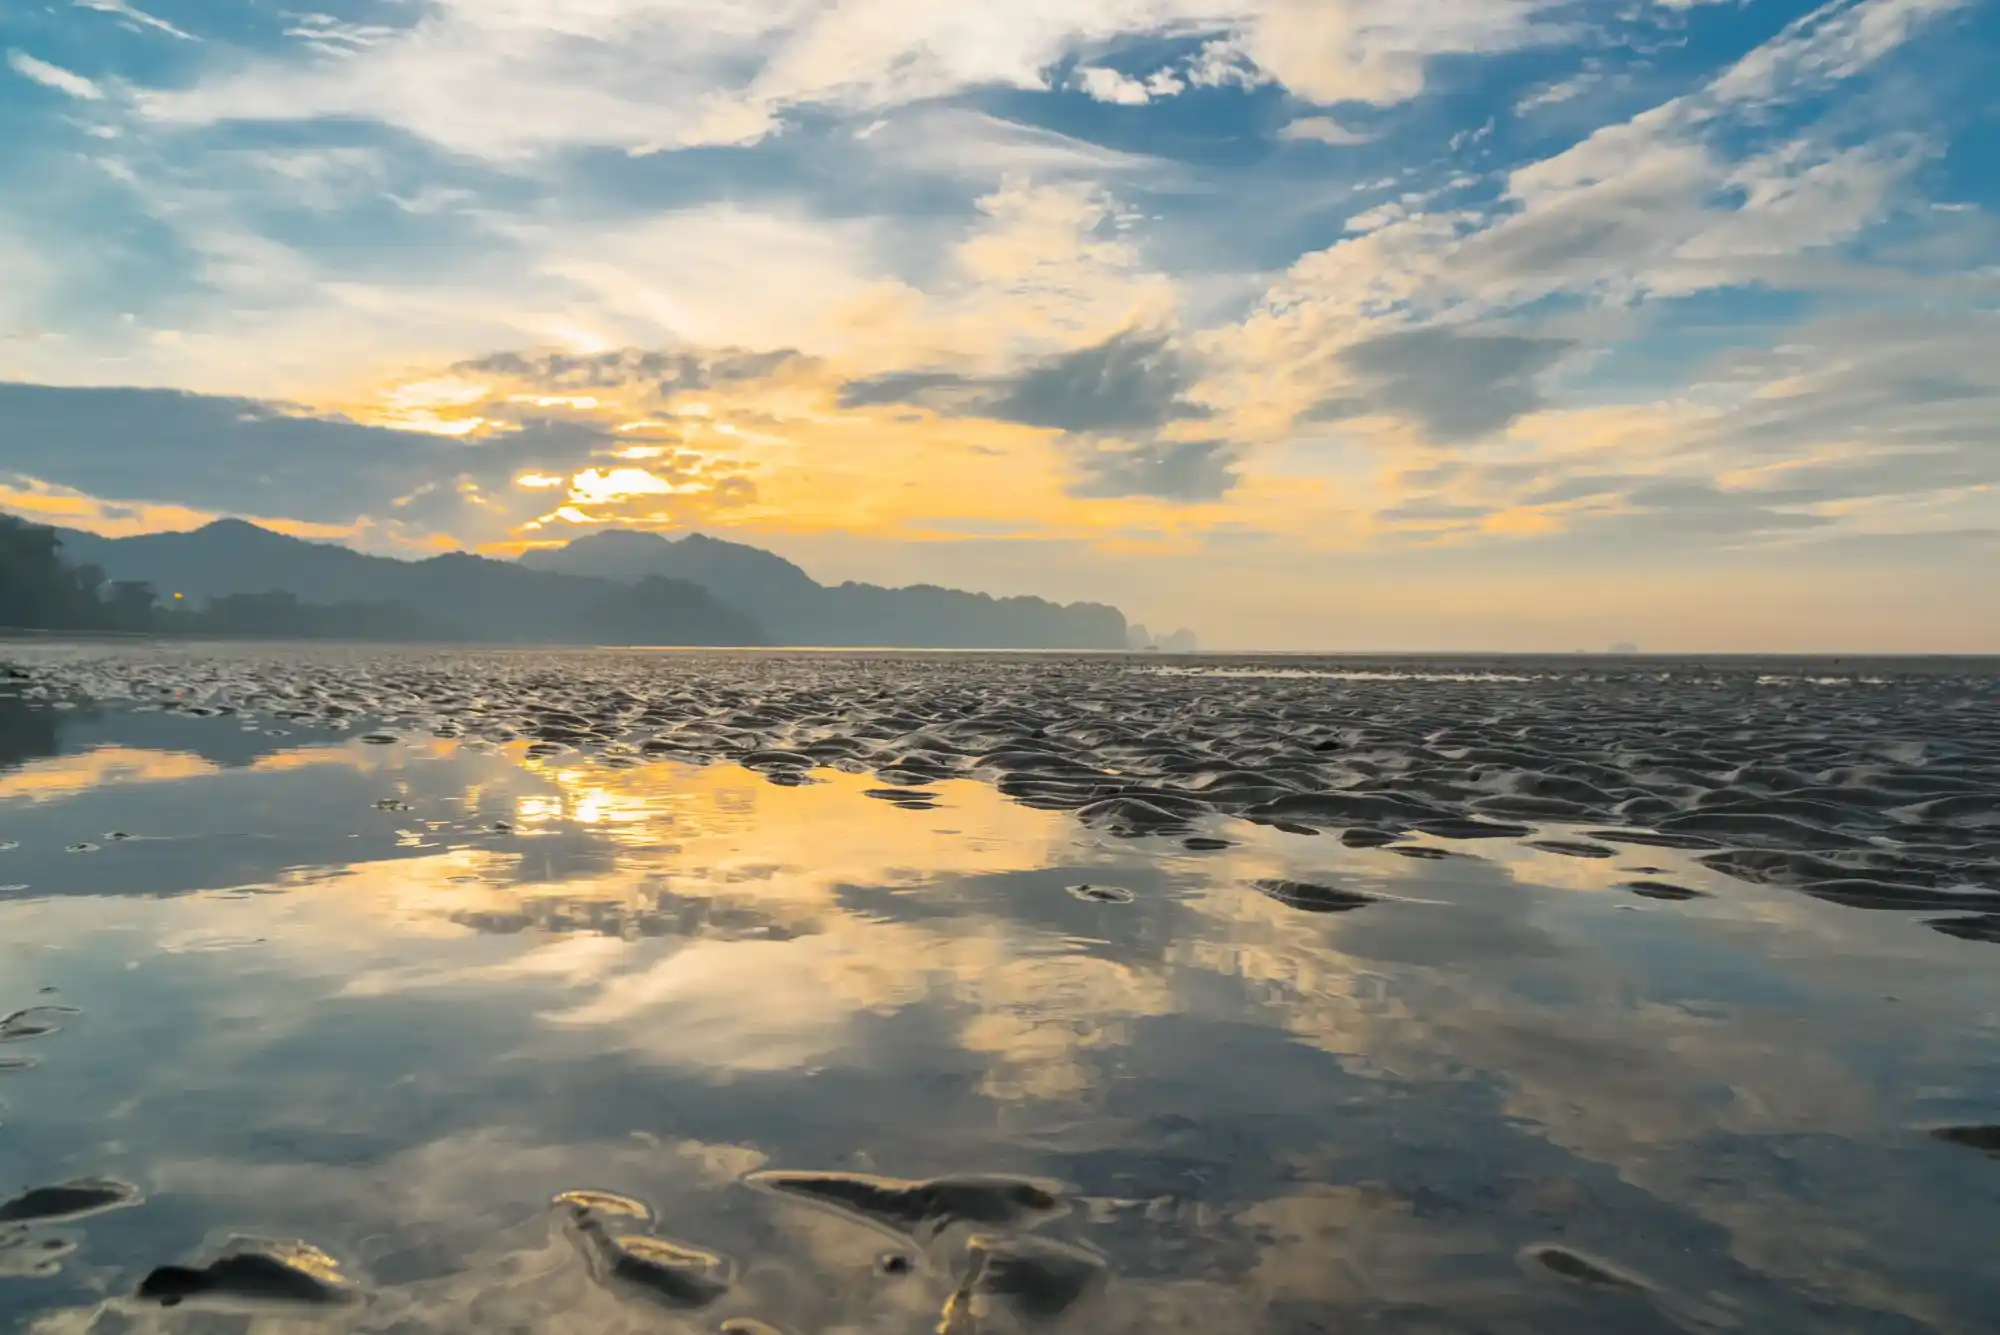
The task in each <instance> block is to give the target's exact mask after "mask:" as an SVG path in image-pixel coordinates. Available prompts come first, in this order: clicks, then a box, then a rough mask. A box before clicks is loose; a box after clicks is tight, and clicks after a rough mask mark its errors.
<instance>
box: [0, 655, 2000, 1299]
mask: <svg viewBox="0 0 2000 1335" xmlns="http://www.w3.org/2000/svg"><path fill="white" fill-rule="evenodd" d="M0 658H11V661H14V662H15V663H17V664H18V665H19V669H18V670H19V672H20V673H21V674H22V675H20V676H17V677H14V678H11V679H8V680H5V681H0V886H4V887H5V888H4V889H0V1326H4V1327H7V1328H17V1327H18V1328H25V1329H29V1330H37V1331H48V1332H57V1331H62V1332H69V1331H103V1332H111V1331H121V1332H122V1331H134V1330H190V1331H195V1330H199V1331H231V1332H236V1331H243V1330H247V1329H254V1330H265V1329H270V1330H279V1329H307V1328H310V1329H314V1330H320V1329H337V1330H380V1331H389V1330H394V1331H430V1330H463V1331H474V1330H477V1331H493V1330H503V1331H504V1330H521V1331H538V1332H539V1331H565V1332H566V1331H578V1332H582V1331H589V1332H606V1331H627V1330H629V1331H641V1330H644V1331H666V1332H681V1331H687V1332H695V1331H701V1332H731V1333H733V1335H765V1333H766V1332H769V1331H777V1332H784V1333H789V1335H816V1333H820V1332H870V1333H878V1332H879V1333H884V1335H896V1333H897V1332H933V1331H944V1332H947V1335H972V1332H986V1331H994V1332H1000V1331H1042V1330H1047V1331H1075V1332H1093V1333H1095V1332H1134V1333H1136V1332H1147V1333H1148V1335H1153V1333H1156V1332H1178V1331H1187V1332H1194V1331H1202V1332H1232V1331H1246V1332H1267V1331H1268V1332H1298V1333H1301V1335H1302V1333H1303V1332H1316V1331H1347V1330H1369V1331H1398V1332H1401V1331H1411V1332H1466V1333H1467V1335H1470V1333H1471V1332H1475V1331H1483V1332H1493V1333H1495V1335H1499V1333H1506V1335H1513V1333H1515V1332H1519V1333H1521V1335H1526V1333H1527V1332H1537V1333H1542V1335H1563V1333H1567V1332H1578V1333H1579V1335H1580V1333H1582V1332H1606V1331H1635V1332H1647V1331H1676V1330H1693V1331H1707V1330H1715V1331H1724V1330H1743V1331H1755V1332H1759V1333H1760V1335H1762V1333H1764V1332H1786V1331H1841V1332H1877V1331H1880V1332H1902V1331H1932V1330H1935V1331H1965V1332H1975V1331H1986V1330H1990V1329H1992V1324H1991V1323H1992V1316H1991V1314H1992V1313H1993V1312H1994V1311H2000V1268H1996V1267H1994V1266H1993V1265H1992V1263H1991V1259H1990V1258H1991V1239H1992V1237H1993V1236H1994V1233H1995V1230H1996V1226H2000V1129H1996V1128H2000V950H1996V948H1995V942H1996V940H2000V930H1995V929H1996V927H2000V915H1996V913H1995V901H1996V900H2000V852H1996V850H2000V693H1996V685H1997V684H2000V676H1996V675H1995V669H1994V668H1993V667H1992V666H1991V665H1986V664H1978V663H1956V664H1954V663H1930V664H1904V665H1898V664H1894V663H1891V664H1883V663H1879V662H1877V663H1868V664H1858V663H1857V664H1827V663H1820V664H1810V663H1808V664H1771V663H1762V664H1755V663H1751V664H1698V663H1676V664H1664V665H1663V664H1660V663H1653V662H1648V661H1644V660H1639V661H1634V662H1631V663H1615V662H1607V661H1605V660H1587V661H1582V662H1579V663H1575V664H1563V663H1560V662H1550V663H1521V662H1508V663H1503V664H1484V665H1479V664H1471V665H1467V664H1463V663H1458V664H1443V665H1440V664H1429V665H1427V664H1424V663H1421V662H1409V663H1401V664H1397V663H1346V664H1343V663H1319V664H1314V663H1297V662H1289V661H1288V662H1284V663H1279V664H1276V665H1272V664H1258V663H1255V662H1239V663H1216V664H1214V665H1213V666H1218V667H1221V668H1224V669H1229V671H1226V672H1223V673H1203V674H1195V675H1190V674H1184V673H1173V674H1163V673H1157V672H1149V671H1134V670H1133V667H1134V660H1130V659H1122V658H1115V657H1111V658H1103V659H1090V658H1074V659H1058V658H1049V659H1037V658H1032V657H1024V656H1018V655H1010V656H1006V657H1004V658H994V659H980V658H973V657H951V656H937V655H926V656H923V657H913V658H897V657H893V656H880V655H877V656H848V657H841V656H827V655H739V654H686V655H635V654H567V655H556V656H546V655H535V654H491V655H481V654H457V655H440V654H425V653H414V652H412V653H395V652H386V651H384V652H368V653H362V652H352V653H343V652H339V651H333V650H325V649H317V650H305V649H300V650H271V649H261V650H257V649H240V650H228V651H203V650H196V649H157V648H144V647H138V648H132V649H126V650H106V649H103V648H102V647H77V648H72V649H64V648H60V647H37V648H34V649H31V650H28V649H24V650H20V651H17V652H13V653H11V654H9V655H0ZM1263 672H1274V673H1278V674H1280V675H1251V674H1253V673H1263ZM0 675H4V669H0ZM1828 682H1833V683H1838V684H1839V686H1840V687H1841V688H1840V689H1831V690H1830V689H1827V683H1828ZM246 1322H248V1323H249V1324H248V1325H246Z"/></svg>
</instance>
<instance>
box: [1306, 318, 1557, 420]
mask: <svg viewBox="0 0 2000 1335" xmlns="http://www.w3.org/2000/svg"><path fill="white" fill-rule="evenodd" d="M1571 346H1572V344H1571V342H1570V341H1569V340H1566V339H1556V338H1531V337H1527V336H1524V335H1520V334H1481V333H1467V332H1464V331H1462V330H1457V329H1451V328H1447V327H1435V328H1428V329H1404V330H1396V331H1393V332H1391V333H1386V334H1377V335H1373V336H1371V337H1368V338H1365V339H1363V340H1361V341H1359V342H1357V343H1354V344H1351V345H1350V346H1348V347H1347V348H1345V349H1343V350H1342V352H1341V354H1340V360H1341V362H1342V364H1343V365H1344V366H1345V368H1346V369H1347V370H1348V371H1349V372H1350V373H1351V374H1352V375H1353V377H1354V383H1353V385H1352V386H1351V387H1350V389H1349V390H1348V391H1347V392H1345V393H1343V394H1342V395H1340V396H1338V397H1335V398H1330V399H1327V400H1324V401H1322V402H1321V403H1320V404H1319V405H1317V406H1316V407H1315V408H1314V409H1313V410H1312V412H1311V414H1310V417H1311V419H1312V420H1314V421H1320V422H1338V421H1344V420H1347V419H1349V418H1353V417H1360V416H1365V415H1369V414H1374V413H1390V414H1394V415H1397V416H1400V417H1406V418H1409V419H1411V420H1414V421H1416V422H1419V423H1421V424H1422V425H1423V427H1424V429H1425V430H1426V431H1427V432H1428V433H1429V434H1430V437H1431V438H1432V439H1433V440H1437V441H1444V442H1458V441H1468V440H1475V439H1477V438H1479V437H1481V436H1486V435H1490V434H1492V433H1493V432H1495V431H1499V430H1502V429H1503V428H1505V427H1506V426H1508V425H1509V424H1510V423H1512V422H1513V421H1514V420H1515V419H1517V418H1520V417H1523V416H1525V415H1527V414H1528V413H1531V412H1534V411H1535V410H1536V409H1538V408H1540V407H1541V406H1542V404H1543V398H1542V395H1541V392H1540V390H1539V389H1538V388H1537V387H1536V384H1535V378H1536V377H1537V376H1538V375H1540V374H1541V373H1542V372H1544V371H1546V370H1548V369H1549V368H1550V367H1551V366H1553V365H1555V363H1556V362H1557V361H1558V360H1559V359H1560V358H1561V357H1562V355H1563V354H1564V353H1565V352H1567V351H1569V350H1570V348H1571Z"/></svg>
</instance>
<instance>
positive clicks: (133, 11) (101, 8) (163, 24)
mask: <svg viewBox="0 0 2000 1335" xmlns="http://www.w3.org/2000/svg"><path fill="white" fill-rule="evenodd" d="M73 3H74V4H75V5H76V7H77V8H78V9H94V10H96V11H97V12H98V13H100V14H111V15H115V16H116V17H118V18H121V19H126V20H128V21H130V22H132V23H136V24H138V25H139V26H140V27H142V28H151V29H152V30H153V31H154V32H163V33H165V34H166V35H167V36H169V37H177V38H179V39H180V40H181V41H184V42H192V41H195V40H196V38H195V35H194V34H193V33H191V32H184V31H182V30H181V29H179V28H176V27H175V26H174V25H173V24H171V23H169V22H167V21H166V20H165V19H163V18H156V17H154V16H153V15H151V14H148V13H147V12H146V11H145V10H143V9H139V8H136V7H135V6H132V5H129V4H126V3H125V0H73Z"/></svg>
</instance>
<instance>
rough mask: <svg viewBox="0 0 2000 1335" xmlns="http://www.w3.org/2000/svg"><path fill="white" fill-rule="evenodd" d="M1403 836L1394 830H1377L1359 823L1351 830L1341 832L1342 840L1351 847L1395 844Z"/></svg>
mask: <svg viewBox="0 0 2000 1335" xmlns="http://www.w3.org/2000/svg"><path fill="white" fill-rule="evenodd" d="M1402 837H1403V836H1402V835H1400V834H1398V833H1397V832H1396V831H1394V830H1376V829H1371V828H1369V827H1368V826H1366V825H1357V826H1356V827H1354V828H1353V829H1351V830H1342V831H1341V832H1340V842H1341V843H1343V844H1346V845H1347V846H1348V847H1349V848H1381V847H1382V846H1383V845H1385V844H1393V843H1395V842H1396V841H1397V840H1398V839H1401V838H1402Z"/></svg>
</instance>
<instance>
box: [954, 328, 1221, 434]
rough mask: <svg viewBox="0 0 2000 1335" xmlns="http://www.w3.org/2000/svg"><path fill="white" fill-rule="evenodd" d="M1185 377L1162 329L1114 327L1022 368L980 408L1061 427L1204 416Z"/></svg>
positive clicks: (1120, 427)
mask: <svg viewBox="0 0 2000 1335" xmlns="http://www.w3.org/2000/svg"><path fill="white" fill-rule="evenodd" d="M1193 383H1194V376H1193V372H1192V370H1191V369H1190V367H1189V365H1188V363H1187V361H1186V358H1185V356H1184V354H1182V353H1181V352H1180V351H1179V350H1178V349H1176V348H1175V347H1174V346H1173V344H1172V343H1171V342H1170V341H1169V340H1168V338H1167V337H1166V336H1165V335H1155V334H1143V333H1137V332H1131V333H1122V334H1118V335H1115V336H1114V337H1112V338H1109V339H1106V340H1105V341H1104V342H1102V343H1099V344H1097V345H1095V346H1094V347H1088V348H1084V349H1081V350H1080V351H1077V352H1071V353H1064V354H1062V355H1061V356H1058V357H1053V358H1050V359H1049V360H1047V361H1044V362H1041V363H1039V364H1037V365H1035V366H1032V367H1030V368H1028V369H1027V370H1025V371H1023V372H1021V373H1020V374H1019V375H1017V376H1015V377H1013V379H1012V382H1011V383H1005V382H1003V384H1004V385H1005V387H1004V388H1003V389H1002V390H1001V392H1000V393H998V394H997V395H995V396H994V397H993V398H991V399H989V400H987V401H986V402H985V403H984V404H983V405H982V406H981V411H982V412H983V413H984V414H985V415H987V416H989V417H997V418H999V419H1000V420H1002V421H1007V422H1019V423H1021V424H1023V425H1025V426H1040V427H1053V428H1056V429H1057V430H1061V431H1149V430H1155V429H1157V428H1159V427H1163V426H1165V425H1167V424H1168V423H1170V422H1176V421H1186V420H1191V419H1199V418H1202V417H1205V416H1207V415H1208V414H1207V410H1206V409H1204V408H1202V407H1199V406H1198V405H1195V404H1192V403H1189V402H1188V401H1187V400H1186V398H1185V397H1184V395H1185V394H1186V393H1187V391H1188V390H1189V389H1190V388H1191V387H1192V385H1193Z"/></svg>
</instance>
